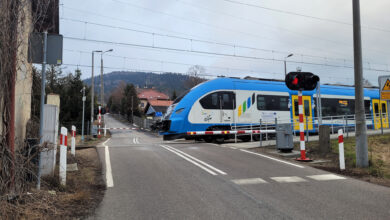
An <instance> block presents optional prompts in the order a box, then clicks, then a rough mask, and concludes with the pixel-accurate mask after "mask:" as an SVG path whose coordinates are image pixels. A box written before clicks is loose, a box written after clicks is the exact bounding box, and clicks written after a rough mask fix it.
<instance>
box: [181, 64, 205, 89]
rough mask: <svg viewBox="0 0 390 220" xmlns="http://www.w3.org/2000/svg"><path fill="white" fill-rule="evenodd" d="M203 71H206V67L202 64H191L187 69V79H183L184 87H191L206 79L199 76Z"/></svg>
mask: <svg viewBox="0 0 390 220" xmlns="http://www.w3.org/2000/svg"><path fill="white" fill-rule="evenodd" d="M205 73H206V69H205V68H204V67H203V66H201V65H194V66H191V67H190V68H189V69H188V70H187V74H188V80H186V81H185V87H186V88H188V89H191V88H192V87H194V86H196V85H198V84H199V83H202V82H204V81H206V79H204V78H202V77H201V76H203V75H204V74H205Z"/></svg>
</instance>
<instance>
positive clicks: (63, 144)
mask: <svg viewBox="0 0 390 220" xmlns="http://www.w3.org/2000/svg"><path fill="white" fill-rule="evenodd" d="M67 147H68V129H66V128H65V127H61V134H60V167H59V169H60V183H61V185H63V186H65V185H66V148H67Z"/></svg>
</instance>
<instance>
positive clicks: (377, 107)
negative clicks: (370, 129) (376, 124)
mask: <svg viewBox="0 0 390 220" xmlns="http://www.w3.org/2000/svg"><path fill="white" fill-rule="evenodd" d="M374 112H375V115H376V116H377V117H379V105H378V103H375V104H374Z"/></svg>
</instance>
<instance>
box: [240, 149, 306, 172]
mask: <svg viewBox="0 0 390 220" xmlns="http://www.w3.org/2000/svg"><path fill="white" fill-rule="evenodd" d="M240 151H243V152H246V153H248V154H254V155H257V156H260V157H264V158H267V159H270V160H274V161H277V162H280V163H284V164H288V165H291V166H294V167H299V168H305V167H304V166H301V165H298V164H293V163H290V162H287V161H284V160H279V159H276V158H273V157H270V156H266V155H263V154H259V153H255V152H252V151H248V150H244V149H241V150H240Z"/></svg>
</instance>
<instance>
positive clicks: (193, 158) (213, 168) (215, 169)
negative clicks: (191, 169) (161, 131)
mask: <svg viewBox="0 0 390 220" xmlns="http://www.w3.org/2000/svg"><path fill="white" fill-rule="evenodd" d="M165 146H166V147H169V148H170V149H172V150H174V151H176V152H178V153H180V154H182V155H184V156H186V157H189V158H190V159H192V160H195V161H196V162H198V163H200V164H202V165H204V166H206V167H208V168H210V169H212V170H214V171H216V172H217V173H220V174H222V175H226V173H225V172H223V171H222V170H220V169H217V168H215V167H213V166H211V165H210V164H208V163H206V162H203V161H201V160H199V159H197V158H195V157H193V156H191V155H189V154H187V153H184V152H183V151H180V150H178V149H176V148H173V147H171V146H167V145H165Z"/></svg>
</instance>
